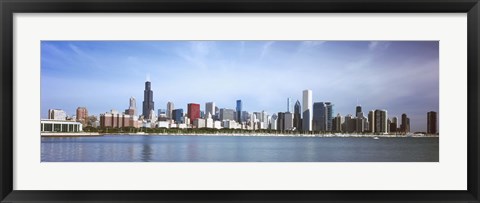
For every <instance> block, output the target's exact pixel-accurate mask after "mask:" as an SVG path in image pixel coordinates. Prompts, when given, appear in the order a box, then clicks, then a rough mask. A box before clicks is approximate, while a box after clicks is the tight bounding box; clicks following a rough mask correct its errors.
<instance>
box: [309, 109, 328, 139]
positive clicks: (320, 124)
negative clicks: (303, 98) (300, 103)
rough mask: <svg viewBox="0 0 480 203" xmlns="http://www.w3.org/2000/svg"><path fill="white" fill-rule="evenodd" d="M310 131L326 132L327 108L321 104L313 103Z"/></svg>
mask: <svg viewBox="0 0 480 203" xmlns="http://www.w3.org/2000/svg"><path fill="white" fill-rule="evenodd" d="M312 129H313V131H321V132H325V131H326V130H327V108H326V106H325V103H323V102H315V103H313V119H312Z"/></svg>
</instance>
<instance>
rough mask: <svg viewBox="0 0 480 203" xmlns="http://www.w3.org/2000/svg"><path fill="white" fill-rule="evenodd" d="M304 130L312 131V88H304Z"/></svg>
mask: <svg viewBox="0 0 480 203" xmlns="http://www.w3.org/2000/svg"><path fill="white" fill-rule="evenodd" d="M302 108H303V109H302V114H303V123H302V124H303V125H302V128H303V131H312V118H313V110H312V109H313V100H312V90H303V105H302Z"/></svg>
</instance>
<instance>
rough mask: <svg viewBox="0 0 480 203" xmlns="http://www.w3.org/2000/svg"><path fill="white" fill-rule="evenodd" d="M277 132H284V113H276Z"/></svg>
mask: <svg viewBox="0 0 480 203" xmlns="http://www.w3.org/2000/svg"><path fill="white" fill-rule="evenodd" d="M277 116H278V118H277V130H278V131H284V130H285V113H284V112H278V114H277Z"/></svg>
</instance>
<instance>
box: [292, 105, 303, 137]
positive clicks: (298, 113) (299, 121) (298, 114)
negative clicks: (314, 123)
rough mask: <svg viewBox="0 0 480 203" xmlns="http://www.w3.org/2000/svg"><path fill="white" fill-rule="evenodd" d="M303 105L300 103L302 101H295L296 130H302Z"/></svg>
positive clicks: (294, 122)
mask: <svg viewBox="0 0 480 203" xmlns="http://www.w3.org/2000/svg"><path fill="white" fill-rule="evenodd" d="M301 112H302V106H301V105H300V101H298V100H297V102H296V103H295V107H294V108H293V127H295V129H296V130H302V116H301V115H302V113H301Z"/></svg>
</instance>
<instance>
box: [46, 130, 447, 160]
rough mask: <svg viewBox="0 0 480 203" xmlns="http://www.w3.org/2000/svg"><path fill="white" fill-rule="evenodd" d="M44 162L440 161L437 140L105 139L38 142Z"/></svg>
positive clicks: (91, 138)
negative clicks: (40, 144) (40, 143)
mask: <svg viewBox="0 0 480 203" xmlns="http://www.w3.org/2000/svg"><path fill="white" fill-rule="evenodd" d="M41 160H42V161H44V162H152V161H153V162H322V161H323V162H332V161H333V162H335V161H337V162H338V161H340V162H355V161H367V162H374V161H382V162H385V161H386V162H389V161H390V162H399V161H409V162H412V161H413V162H414V161H422V162H424V161H427V162H437V161H438V160H439V153H438V138H382V139H380V140H374V139H371V138H298V137H297V138H294V137H205V136H104V137H75V138H42V148H41Z"/></svg>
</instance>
